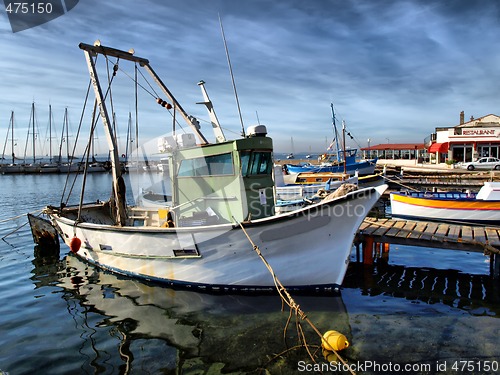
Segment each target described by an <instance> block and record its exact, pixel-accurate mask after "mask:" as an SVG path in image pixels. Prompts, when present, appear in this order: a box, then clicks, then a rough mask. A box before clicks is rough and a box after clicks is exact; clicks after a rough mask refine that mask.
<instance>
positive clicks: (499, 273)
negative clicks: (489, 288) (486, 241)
mask: <svg viewBox="0 0 500 375" xmlns="http://www.w3.org/2000/svg"><path fill="white" fill-rule="evenodd" d="M490 267H491V268H490V272H491V276H493V278H494V279H495V280H498V279H500V255H499V254H491V255H490Z"/></svg>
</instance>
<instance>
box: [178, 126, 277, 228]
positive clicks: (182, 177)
mask: <svg viewBox="0 0 500 375" xmlns="http://www.w3.org/2000/svg"><path fill="white" fill-rule="evenodd" d="M262 129H264V130H262ZM193 140H194V138H193ZM272 152H273V144H272V139H271V138H268V137H267V136H266V133H265V127H262V126H261V130H260V132H258V133H250V135H249V136H248V137H246V138H241V139H236V140H232V141H226V142H221V143H215V144H207V145H201V146H197V145H193V144H191V145H189V146H188V147H178V148H177V149H175V150H174V151H173V153H172V158H171V162H170V163H171V164H170V167H169V170H170V179H171V181H173V186H172V192H173V209H174V211H175V214H176V215H175V216H176V221H177V225H178V226H185V225H207V224H215V223H225V222H234V221H235V220H237V221H244V220H249V219H259V218H263V217H268V216H272V215H273V214H274V181H273V176H272V170H273V157H272Z"/></svg>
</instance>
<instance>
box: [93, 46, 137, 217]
mask: <svg viewBox="0 0 500 375" xmlns="http://www.w3.org/2000/svg"><path fill="white" fill-rule="evenodd" d="M84 53H85V59H86V60H87V65H88V68H89V73H90V79H91V80H92V85H93V87H94V92H95V97H96V100H97V104H98V106H99V112H100V114H101V119H102V122H103V125H104V132H105V134H106V140H107V142H108V146H109V152H110V155H111V172H112V174H113V195H114V201H115V209H116V224H117V225H125V221H126V219H127V212H126V205H125V191H124V190H125V189H124V186H125V185H124V183H123V178H122V177H121V168H120V159H119V158H118V147H117V145H116V138H115V137H114V134H113V128H112V126H111V122H110V120H109V116H108V110H107V108H106V104H105V102H104V96H103V94H102V90H101V86H100V84H99V78H98V76H97V70H96V67H95V64H94V60H93V58H92V56H91V55H90V52H89V51H87V50H84Z"/></svg>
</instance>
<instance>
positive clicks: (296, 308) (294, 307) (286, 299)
mask: <svg viewBox="0 0 500 375" xmlns="http://www.w3.org/2000/svg"><path fill="white" fill-rule="evenodd" d="M233 219H234V221H236V222H237V223H238V225H239V226H240V228H241V229H242V230H243V233H244V234H245V236H246V237H247V239H248V241H249V242H250V244H251V245H252V247H253V249H254V250H255V252H256V253H257V255H258V256H259V257H260V259H261V260H262V262H264V265H265V266H266V268H267V269H268V270H269V272H270V273H271V275H272V277H273V282H274V285H275V287H276V290H277V291H278V294H279V296H280V298H281V301H282V303H285V304H287V305H288V307H289V308H290V315H289V318H288V320H287V324H286V325H285V329H284V333H285V332H286V330H287V327H288V324H289V322H290V319H291V316H292V314H293V313H295V315H296V317H299V318H300V319H301V320H305V321H306V322H307V323H308V324H309V325H310V326H311V328H312V329H313V330H314V332H316V334H317V335H318V336H319V337H320V338H321V341H322V342H325V343H326V340H325V339H324V338H323V335H322V334H321V332H319V330H318V329H317V328H316V326H315V325H314V324H313V322H311V320H310V319H309V318H308V317H307V315H306V313H305V312H304V311H302V309H301V308H300V305H298V304H297V303H296V302H295V300H294V299H293V298H292V296H291V295H290V293H288V291H287V290H286V288H285V287H284V286H283V284H282V283H281V281H280V280H279V279H278V277H277V276H276V274H275V273H274V271H273V268H272V267H271V265H270V264H269V263H268V262H267V260H266V258H265V257H264V255H263V254H262V252H261V251H260V249H259V247H258V246H257V245H256V244H255V243H254V242H253V241H252V239H251V238H250V236H249V235H248V233H247V231H246V230H245V228H244V227H243V224H242V223H241V222H238V221H237V220H236V219H235V218H234V217H233ZM296 325H297V333H298V334H299V339H300V341H301V342H302V343H303V346H305V348H306V350H307V353H308V354H309V357H310V358H311V360H312V361H313V362H314V363H316V361H315V359H314V356H313V355H312V353H311V352H310V351H309V348H308V344H307V342H306V338H305V333H304V331H303V329H302V326H301V325H300V321H299V320H296ZM284 333H283V334H284ZM333 353H334V354H335V355H336V356H337V358H338V359H339V360H340V361H341V362H342V364H344V365H345V367H347V368H349V372H350V373H351V374H355V372H354V371H353V370H351V369H350V367H349V366H348V365H347V362H346V361H345V360H344V359H343V358H342V357H341V356H340V355H339V353H338V352H337V351H336V350H333Z"/></svg>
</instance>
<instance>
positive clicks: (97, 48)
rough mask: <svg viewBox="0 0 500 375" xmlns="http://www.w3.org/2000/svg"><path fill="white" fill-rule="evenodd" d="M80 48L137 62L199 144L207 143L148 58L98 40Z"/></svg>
mask: <svg viewBox="0 0 500 375" xmlns="http://www.w3.org/2000/svg"><path fill="white" fill-rule="evenodd" d="M79 47H80V49H82V50H84V51H86V52H87V53H88V54H90V53H92V54H99V53H100V54H102V55H105V56H113V57H117V58H120V59H122V60H128V61H133V62H135V63H139V65H140V66H142V67H143V68H144V69H146V70H147V72H148V73H149V74H150V75H151V77H153V80H154V81H155V82H156V84H157V85H158V86H159V87H160V89H161V90H162V91H163V93H164V94H165V95H166V96H167V99H168V100H169V101H170V102H172V105H173V107H174V109H175V110H177V111H179V113H180V114H181V116H182V117H183V118H184V120H185V121H186V123H187V124H188V125H189V126H190V127H191V129H192V130H193V131H194V133H195V134H196V136H197V137H198V138H199V140H200V142H201V144H208V141H207V139H206V138H205V136H204V135H203V134H202V133H201V132H200V126H199V125H198V123H197V121H196V119H195V118H194V117H192V116H189V115H188V114H187V113H186V111H184V109H183V108H182V106H181V105H180V104H179V102H178V101H177V99H175V97H174V96H173V95H172V93H171V92H170V90H169V89H168V88H167V86H165V84H164V83H163V82H162V80H161V79H160V77H158V75H157V74H156V72H155V71H154V70H153V68H152V67H151V66H150V65H149V60H147V59H144V58H142V57H137V56H134V55H133V51H131V52H127V51H122V50H119V49H116V48H110V47H105V46H101V44H100V42H99V41H96V43H94V45H93V46H92V45H90V44H85V43H80V44H79ZM157 102H158V103H159V104H160V102H161V105H164V106H166V107H167V108H171V105H170V104H168V103H165V102H164V101H162V100H161V98H157Z"/></svg>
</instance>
